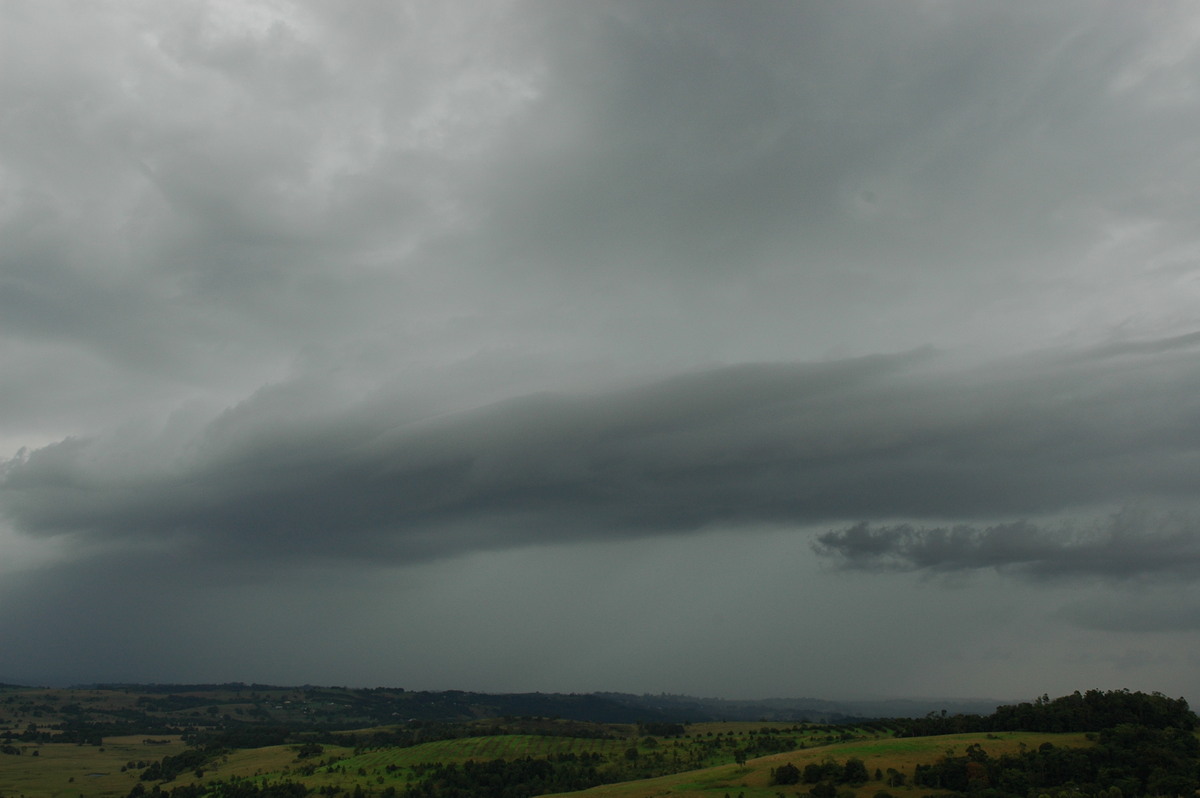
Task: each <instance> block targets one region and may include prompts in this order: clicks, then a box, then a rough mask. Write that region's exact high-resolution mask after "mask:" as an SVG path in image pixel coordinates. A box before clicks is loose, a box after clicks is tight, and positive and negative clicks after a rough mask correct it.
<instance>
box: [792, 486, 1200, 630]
mask: <svg viewBox="0 0 1200 798" xmlns="http://www.w3.org/2000/svg"><path fill="white" fill-rule="evenodd" d="M814 548H815V549H816V551H817V553H818V554H821V555H823V556H825V557H828V558H831V559H832V560H834V561H835V562H836V563H837V564H838V565H839V566H840V567H842V568H848V569H856V570H878V571H926V572H932V573H953V572H958V571H977V570H980V569H996V570H999V571H1006V572H1013V573H1017V574H1020V575H1023V576H1026V577H1030V578H1036V579H1060V578H1070V577H1104V578H1109V579H1117V580H1126V579H1139V580H1140V579H1179V580H1193V579H1195V578H1197V577H1200V518H1198V517H1196V516H1195V515H1189V514H1178V513H1176V514H1170V513H1165V512H1149V511H1147V510H1145V509H1125V510H1122V511H1120V512H1117V513H1115V514H1113V515H1111V516H1109V517H1108V518H1106V519H1104V520H1102V521H1098V522H1095V523H1093V524H1091V525H1088V526H1082V527H1081V526H1080V525H1078V524H1075V523H1072V524H1067V525H1060V526H1047V525H1039V524H1034V523H1029V522H1024V521H1022V522H1016V523H1008V524H996V525H992V526H986V527H981V526H973V525H968V524H959V525H955V526H951V527H918V526H912V525H908V524H898V525H881V526H876V527H872V526H871V525H870V524H867V523H865V522H860V523H858V524H855V525H853V526H850V527H847V528H845V529H840V530H834V531H830V532H826V533H824V534H822V535H819V536H818V537H817V539H816V542H815V544H814ZM1100 614H1101V613H1097V611H1096V610H1095V609H1094V608H1093V609H1090V610H1088V611H1086V612H1085V613H1084V616H1086V617H1087V618H1090V619H1092V622H1091V624H1090V625H1093V626H1094V625H1095V618H1097V617H1099V616H1100ZM1105 615H1106V617H1108V621H1107V622H1106V624H1105V626H1104V628H1110V629H1111V628H1117V627H1123V628H1132V627H1135V626H1140V627H1141V628H1144V629H1153V628H1155V627H1156V624H1155V622H1148V620H1147V618H1146V617H1144V616H1142V615H1140V614H1137V613H1135V614H1134V615H1137V617H1138V618H1140V619H1141V620H1140V621H1132V620H1131V618H1132V615H1131V614H1130V613H1129V612H1128V608H1125V611H1124V612H1122V613H1118V614H1117V615H1116V616H1115V617H1114V616H1112V615H1107V614H1105ZM1121 615H1125V616H1126V619H1125V621H1123V622H1122V621H1121V620H1120V616H1121ZM1173 615H1178V608H1176V612H1175V613H1173ZM1186 615H1187V617H1188V618H1189V619H1190V620H1189V621H1188V623H1193V624H1194V623H1195V622H1196V621H1195V617H1194V615H1195V613H1194V612H1189V613H1186ZM1081 617H1082V616H1081ZM1160 620H1161V619H1160ZM1176 620H1178V618H1177V619H1176ZM1175 625H1176V624H1175V622H1167V624H1166V626H1167V627H1172V626H1175ZM1159 628H1164V627H1161V626H1160V627H1159Z"/></svg>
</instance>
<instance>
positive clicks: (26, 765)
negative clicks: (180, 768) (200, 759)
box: [0, 736, 187, 798]
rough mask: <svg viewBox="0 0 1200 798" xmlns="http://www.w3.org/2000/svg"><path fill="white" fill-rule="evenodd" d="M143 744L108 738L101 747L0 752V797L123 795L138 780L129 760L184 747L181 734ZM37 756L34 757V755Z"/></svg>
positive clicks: (168, 753)
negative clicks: (17, 753)
mask: <svg viewBox="0 0 1200 798" xmlns="http://www.w3.org/2000/svg"><path fill="white" fill-rule="evenodd" d="M156 739H168V740H169V742H167V743H154V744H148V743H145V742H144V741H143V740H144V738H142V737H109V738H107V739H106V740H105V741H104V745H102V746H100V747H96V746H93V745H75V744H74V743H41V744H28V743H23V744H20V745H19V746H17V747H18V748H20V749H21V755H20V756H12V755H0V796H4V798H8V796H13V795H17V796H20V795H24V796H26V798H78V796H80V795H83V796H87V797H88V798H90V797H91V796H124V795H127V794H128V793H129V791H130V790H131V789H132V788H133V786H134V785H135V784H137V783H138V771H137V770H136V769H135V770H127V769H125V768H126V765H127V764H128V763H130V762H134V763H136V762H138V761H143V762H153V761H155V760H159V759H162V758H163V757H164V756H172V755H174V754H178V753H180V752H181V751H183V750H184V749H185V748H187V746H186V745H184V744H183V743H182V742H181V741H180V739H179V737H177V736H176V737H171V738H156ZM35 754H36V755H35Z"/></svg>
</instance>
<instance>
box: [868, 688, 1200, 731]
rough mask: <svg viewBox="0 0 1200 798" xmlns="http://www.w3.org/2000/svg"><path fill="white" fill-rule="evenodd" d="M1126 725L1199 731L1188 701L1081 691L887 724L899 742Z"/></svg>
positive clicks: (1142, 695) (1120, 693)
mask: <svg viewBox="0 0 1200 798" xmlns="http://www.w3.org/2000/svg"><path fill="white" fill-rule="evenodd" d="M1122 723H1131V724H1134V725H1139V726H1147V727H1149V728H1152V729H1165V728H1168V727H1173V728H1176V729H1186V730H1191V729H1194V728H1195V727H1196V715H1195V713H1193V712H1192V711H1191V709H1190V708H1189V707H1188V703H1187V701H1185V700H1184V699H1182V698H1168V697H1167V696H1164V695H1163V694H1162V693H1142V692H1130V691H1129V690H1109V691H1102V690H1088V691H1087V692H1086V693H1080V692H1079V691H1078V690H1077V691H1075V692H1074V693H1072V694H1071V695H1068V696H1062V697H1061V698H1055V699H1053V700H1051V699H1050V697H1049V696H1045V695H1043V696H1041V697H1040V698H1038V699H1037V700H1035V701H1033V702H1032V703H1023V704H1015V705H1008V706H1002V707H998V708H997V709H996V711H995V712H993V713H992V714H991V715H986V716H983V715H949V716H947V715H946V714H945V713H944V712H943V713H941V714H940V715H939V714H934V713H930V714H929V715H926V716H925V717H924V718H912V719H892V720H889V721H887V724H888V725H890V726H891V727H892V728H893V729H895V733H896V736H897V737H930V736H932V735H936V734H964V733H967V732H996V731H1031V732H1098V731H1100V730H1102V729H1111V728H1112V727H1114V726H1117V725H1120V724H1122Z"/></svg>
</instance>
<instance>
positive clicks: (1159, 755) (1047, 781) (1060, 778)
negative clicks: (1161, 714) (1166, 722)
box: [913, 724, 1200, 798]
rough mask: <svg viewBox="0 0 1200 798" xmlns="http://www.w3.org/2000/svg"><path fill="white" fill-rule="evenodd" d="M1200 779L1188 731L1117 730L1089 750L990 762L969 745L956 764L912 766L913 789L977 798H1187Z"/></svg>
mask: <svg viewBox="0 0 1200 798" xmlns="http://www.w3.org/2000/svg"><path fill="white" fill-rule="evenodd" d="M1198 775H1200V742H1197V740H1196V736H1195V735H1194V734H1192V733H1191V732H1190V731H1185V730H1183V729H1175V728H1165V729H1153V728H1149V727H1147V726H1139V725H1134V724H1122V725H1119V726H1116V727H1114V728H1112V729H1106V730H1103V731H1101V732H1099V733H1098V734H1097V735H1096V744H1095V745H1094V746H1091V747H1088V748H1061V747H1057V746H1054V745H1052V744H1051V743H1044V744H1042V745H1041V746H1040V747H1038V748H1037V749H1036V750H1030V751H1022V752H1020V753H1017V754H1006V755H1004V756H1001V757H997V758H993V757H989V756H988V754H987V752H986V751H984V750H983V749H982V748H981V747H980V746H978V745H973V746H971V747H969V748H968V749H967V751H966V753H965V754H963V755H962V756H947V757H945V758H944V759H942V760H941V761H939V762H937V763H936V764H932V765H918V766H917V768H916V772H915V773H914V776H913V782H914V783H915V784H916V785H917V786H921V787H930V788H933V789H944V790H949V791H953V792H955V793H960V794H967V795H972V796H979V798H1007V796H1018V798H1025V796H1027V795H1038V794H1042V793H1060V792H1068V793H1077V794H1082V795H1087V796H1103V798H1138V796H1153V795H1189V796H1190V795H1193V794H1195V791H1196V789H1197V788H1198V787H1200V779H1198ZM1114 790H1115V792H1114Z"/></svg>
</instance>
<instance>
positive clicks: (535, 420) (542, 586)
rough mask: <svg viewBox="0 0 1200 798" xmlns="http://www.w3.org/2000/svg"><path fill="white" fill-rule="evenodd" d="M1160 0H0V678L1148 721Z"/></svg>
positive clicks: (1190, 447) (1164, 153) (1173, 326)
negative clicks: (1135, 698) (1105, 714)
mask: <svg viewBox="0 0 1200 798" xmlns="http://www.w3.org/2000/svg"><path fill="white" fill-rule="evenodd" d="M1198 76H1200V9H1198V8H1197V6H1196V5H1195V4H1193V3H1186V2H1170V1H1169V0H1163V1H1162V2H1152V3H1125V2H1093V1H1092V0H1089V1H1088V2H1073V1H1072V0H1064V2H1056V3H1042V2H1038V1H1035V0H1028V1H1024V0H1019V1H1018V2H1011V3H987V2H977V1H975V0H966V1H965V2H941V1H940V0H913V1H912V2H903V3H898V2H883V1H882V0H878V1H867V0H848V2H838V3H828V2H816V1H809V0H794V1H789V2H768V1H767V0H747V1H746V2H739V3H726V2H720V3H713V2H704V0H686V2H685V1H684V0H648V1H647V0H639V1H638V2H618V1H616V0H594V1H593V0H589V1H588V2H561V1H559V0H534V1H532V2H525V1H524V0H511V1H510V0H504V1H502V2H491V0H487V1H486V2H485V1H483V0H480V1H479V2H470V3H437V2H417V3H406V2H381V1H376V0H362V1H361V2H355V3H335V2H289V1H287V0H271V1H269V2H268V1H267V0H206V1H203V2H201V1H200V0H183V2H177V3H160V2H154V0H121V1H120V2H116V1H115V0H114V1H113V2H104V1H101V2H94V3H86V4H79V3H69V2H59V1H57V0H36V1H35V0H13V1H12V2H6V3H4V4H2V5H0V681H14V682H23V683H33V684H52V685H57V684H74V683H90V682H106V681H107V682H111V681H124V682H160V683H169V682H173V683H182V682H227V681H245V682H261V683H275V684H304V683H309V684H325V685H349V686H389V687H403V688H406V689H419V690H442V689H460V690H474V691H488V692H526V691H542V692H591V691H622V692H633V693H642V692H648V693H658V692H669V693H686V694H692V695H702V696H716V697H727V698H767V697H818V698H827V699H838V698H841V699H849V698H865V697H883V696H887V697H980V698H995V699H998V700H1005V701H1008V700H1030V699H1032V698H1033V697H1035V696H1039V695H1042V694H1043V693H1047V694H1050V695H1052V696H1054V695H1062V694H1066V693H1070V692H1071V691H1073V690H1077V689H1078V690H1087V689H1122V688H1128V689H1134V690H1146V691H1161V692H1163V693H1165V694H1167V695H1169V696H1172V697H1179V696H1183V697H1186V698H1189V699H1190V700H1192V701H1193V703H1195V702H1197V701H1200V677H1198V676H1197V674H1198V673H1200V645H1197V643H1198V637H1200V492H1198V488H1200V320H1198V318H1197V312H1196V311H1197V308H1200V281H1198V278H1200V215H1198V214H1197V212H1196V208H1197V207H1200V197H1198V196H1197V187H1198V186H1200V138H1197V136H1196V131H1197V130H1198V129H1200V77H1198Z"/></svg>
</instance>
